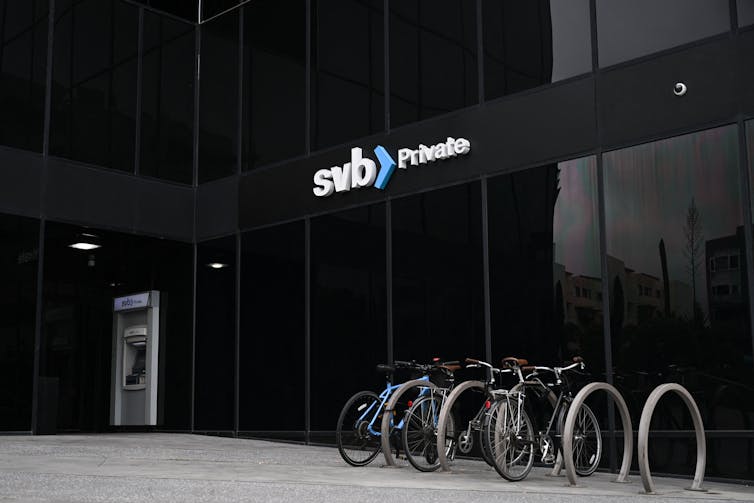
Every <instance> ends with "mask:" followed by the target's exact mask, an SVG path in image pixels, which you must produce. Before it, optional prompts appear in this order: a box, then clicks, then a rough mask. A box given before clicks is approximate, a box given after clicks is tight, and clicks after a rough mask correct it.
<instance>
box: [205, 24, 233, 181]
mask: <svg viewBox="0 0 754 503" xmlns="http://www.w3.org/2000/svg"><path fill="white" fill-rule="evenodd" d="M239 17H240V16H239V11H238V10H235V11H233V12H230V13H228V14H223V15H222V16H219V17H217V18H215V19H213V20H211V21H209V22H207V23H204V24H202V27H201V31H202V35H201V41H202V47H201V86H200V87H199V93H200V96H199V182H200V183H201V182H206V181H208V180H213V179H215V178H221V177H223V176H228V175H232V174H233V173H235V172H236V171H237V170H238V127H239V123H238V120H239V114H238V85H239V79H238V73H239V67H238V50H239V48H238V44H239V40H238V33H239V24H238V23H239Z"/></svg>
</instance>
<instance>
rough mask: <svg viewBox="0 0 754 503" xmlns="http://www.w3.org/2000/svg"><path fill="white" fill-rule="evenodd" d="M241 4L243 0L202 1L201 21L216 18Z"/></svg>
mask: <svg viewBox="0 0 754 503" xmlns="http://www.w3.org/2000/svg"><path fill="white" fill-rule="evenodd" d="M242 2H243V0H202V20H205V19H209V18H211V17H212V16H217V15H218V14H220V13H221V12H225V11H226V10H228V9H232V8H233V7H235V6H237V5H239V4H241V3H242Z"/></svg>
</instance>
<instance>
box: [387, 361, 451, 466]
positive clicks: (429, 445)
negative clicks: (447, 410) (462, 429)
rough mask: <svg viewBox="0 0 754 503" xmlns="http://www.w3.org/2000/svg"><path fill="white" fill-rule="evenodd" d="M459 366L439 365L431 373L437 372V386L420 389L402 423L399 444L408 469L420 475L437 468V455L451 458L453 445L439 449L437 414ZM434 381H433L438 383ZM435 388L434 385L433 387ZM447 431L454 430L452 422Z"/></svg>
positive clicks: (448, 443)
mask: <svg viewBox="0 0 754 503" xmlns="http://www.w3.org/2000/svg"><path fill="white" fill-rule="evenodd" d="M458 369H460V365H448V364H445V365H440V366H437V367H435V369H433V370H434V371H435V372H439V373H440V375H439V376H437V377H439V381H440V382H439V385H438V386H437V387H436V388H429V387H428V388H423V387H421V392H420V393H419V397H418V398H417V399H416V400H415V401H413V402H409V403H408V405H409V408H408V410H407V411H406V414H405V416H404V419H403V427H402V430H401V440H402V445H403V451H404V452H405V454H406V459H408V461H409V463H411V466H413V467H414V468H416V469H417V470H419V471H422V472H432V471H435V470H437V469H438V468H439V467H440V454H439V453H440V452H441V451H442V452H443V453H444V454H445V455H446V456H448V455H450V456H451V457H452V450H453V449H454V442H452V441H451V440H449V439H446V441H445V442H443V443H442V445H440V444H439V442H438V438H437V424H438V420H439V416H440V411H441V410H442V408H443V407H444V403H445V400H446V398H447V397H448V394H449V393H450V392H451V390H452V389H453V387H454V384H455V377H454V374H453V372H454V371H455V370H458ZM437 377H436V379H437ZM436 384H437V383H436ZM450 429H451V430H453V425H452V419H451V426H450Z"/></svg>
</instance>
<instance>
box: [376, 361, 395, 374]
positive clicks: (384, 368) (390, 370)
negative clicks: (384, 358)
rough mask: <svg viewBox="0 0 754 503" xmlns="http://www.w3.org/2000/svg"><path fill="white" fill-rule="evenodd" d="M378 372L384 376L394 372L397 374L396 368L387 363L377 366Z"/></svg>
mask: <svg viewBox="0 0 754 503" xmlns="http://www.w3.org/2000/svg"><path fill="white" fill-rule="evenodd" d="M377 372H381V373H383V374H392V373H393V372H395V366H394V365H388V364H387V363H380V364H378V365H377Z"/></svg>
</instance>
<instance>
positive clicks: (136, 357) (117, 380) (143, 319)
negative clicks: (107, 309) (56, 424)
mask: <svg viewBox="0 0 754 503" xmlns="http://www.w3.org/2000/svg"><path fill="white" fill-rule="evenodd" d="M159 330H160V292H157V291H154V290H153V291H150V292H142V293H136V294H132V295H127V296H125V297H117V298H115V299H114V301H113V352H112V358H113V361H112V371H113V373H112V393H111V395H110V424H111V425H114V426H120V425H156V424H157V377H158V376H157V362H158V348H159V346H160V344H159V343H160V333H159Z"/></svg>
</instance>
